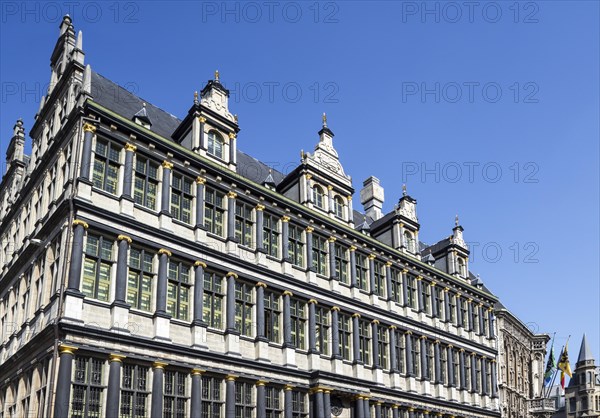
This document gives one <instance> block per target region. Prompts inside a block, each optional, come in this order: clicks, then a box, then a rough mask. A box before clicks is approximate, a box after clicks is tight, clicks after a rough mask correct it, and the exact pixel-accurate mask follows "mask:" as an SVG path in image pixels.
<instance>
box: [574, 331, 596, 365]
mask: <svg viewBox="0 0 600 418" xmlns="http://www.w3.org/2000/svg"><path fill="white" fill-rule="evenodd" d="M589 360H591V361H594V356H593V355H592V349H591V348H590V345H589V344H588V341H587V337H586V336H585V334H583V339H582V340H581V348H579V357H578V358H577V363H579V362H581V361H589Z"/></svg>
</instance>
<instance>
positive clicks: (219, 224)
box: [204, 187, 225, 237]
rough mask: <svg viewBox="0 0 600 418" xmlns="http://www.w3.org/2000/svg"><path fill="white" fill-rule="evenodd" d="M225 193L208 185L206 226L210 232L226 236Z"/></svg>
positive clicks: (205, 201) (205, 194)
mask: <svg viewBox="0 0 600 418" xmlns="http://www.w3.org/2000/svg"><path fill="white" fill-rule="evenodd" d="M224 198H225V195H224V194H223V193H221V192H220V191H218V190H215V189H211V188H210V187H206V189H205V191H204V226H205V227H206V229H207V230H208V232H210V233H212V234H215V235H219V236H221V237H222V236H224V231H223V218H224V217H225V203H224Z"/></svg>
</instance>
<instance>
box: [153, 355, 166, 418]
mask: <svg viewBox="0 0 600 418" xmlns="http://www.w3.org/2000/svg"><path fill="white" fill-rule="evenodd" d="M166 366H167V364H166V363H161V362H158V361H157V362H154V364H152V404H151V407H150V416H151V417H161V416H162V415H163V412H164V408H163V386H164V378H165V376H164V372H165V367H166Z"/></svg>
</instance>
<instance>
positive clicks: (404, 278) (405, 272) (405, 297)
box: [402, 269, 408, 306]
mask: <svg viewBox="0 0 600 418" xmlns="http://www.w3.org/2000/svg"><path fill="white" fill-rule="evenodd" d="M407 280H408V270H406V269H403V270H402V297H403V301H404V303H403V304H404V306H408V283H407V282H406V281H407Z"/></svg>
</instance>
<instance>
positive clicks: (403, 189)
mask: <svg viewBox="0 0 600 418" xmlns="http://www.w3.org/2000/svg"><path fill="white" fill-rule="evenodd" d="M406 194H407V193H406V184H403V185H402V196H406Z"/></svg>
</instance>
